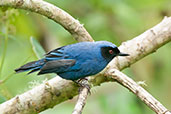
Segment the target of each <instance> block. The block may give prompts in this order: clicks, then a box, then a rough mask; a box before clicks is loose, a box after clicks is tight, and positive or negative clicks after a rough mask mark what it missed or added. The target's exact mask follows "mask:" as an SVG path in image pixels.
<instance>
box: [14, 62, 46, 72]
mask: <svg viewBox="0 0 171 114" xmlns="http://www.w3.org/2000/svg"><path fill="white" fill-rule="evenodd" d="M44 64H45V62H44V59H41V60H38V61H32V62H29V63H27V64H25V65H23V66H21V67H20V68H18V69H15V72H16V73H19V72H25V71H30V72H29V73H28V74H30V73H33V72H36V71H38V70H40V69H41V68H42V67H43V65H44Z"/></svg>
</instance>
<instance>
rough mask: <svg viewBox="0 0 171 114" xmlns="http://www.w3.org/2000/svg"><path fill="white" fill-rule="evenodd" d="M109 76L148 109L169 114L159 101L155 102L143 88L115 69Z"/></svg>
mask: <svg viewBox="0 0 171 114" xmlns="http://www.w3.org/2000/svg"><path fill="white" fill-rule="evenodd" d="M108 75H109V76H111V77H112V78H113V79H115V80H116V81H117V82H119V83H120V84H122V85H123V86H124V87H126V88H128V89H129V90H131V92H133V93H134V94H135V95H136V96H137V97H138V98H139V99H141V100H142V101H143V102H144V103H145V104H146V105H148V107H150V108H151V109H152V110H153V111H154V112H156V113H157V114H171V113H170V112H169V111H168V110H167V108H165V107H164V106H163V105H162V104H161V103H160V102H159V101H157V100H156V99H155V98H154V97H153V96H152V95H151V94H149V93H148V92H147V91H146V90H145V89H144V88H142V87H141V86H140V85H139V84H137V83H136V82H135V81H133V80H132V79H131V78H129V77H128V76H126V75H125V74H123V73H122V72H120V71H119V70H117V69H111V70H110V71H109V74H108Z"/></svg>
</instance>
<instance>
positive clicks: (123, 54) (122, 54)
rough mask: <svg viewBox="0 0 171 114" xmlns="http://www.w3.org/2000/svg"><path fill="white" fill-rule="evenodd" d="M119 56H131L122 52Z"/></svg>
mask: <svg viewBox="0 0 171 114" xmlns="http://www.w3.org/2000/svg"><path fill="white" fill-rule="evenodd" d="M118 56H129V54H126V53H122V52H120V53H119V54H118Z"/></svg>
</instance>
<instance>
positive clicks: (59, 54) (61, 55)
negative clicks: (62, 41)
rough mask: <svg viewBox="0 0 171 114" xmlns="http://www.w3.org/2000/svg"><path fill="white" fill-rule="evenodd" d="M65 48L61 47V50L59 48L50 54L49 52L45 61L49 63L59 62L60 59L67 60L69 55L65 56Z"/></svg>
mask: <svg viewBox="0 0 171 114" xmlns="http://www.w3.org/2000/svg"><path fill="white" fill-rule="evenodd" d="M64 48H65V46H63V47H60V48H57V49H54V50H52V51H50V52H48V53H47V54H46V55H45V56H46V57H45V59H46V60H47V61H48V60H49V61H50V60H59V59H65V58H67V57H68V55H66V54H65V52H64Z"/></svg>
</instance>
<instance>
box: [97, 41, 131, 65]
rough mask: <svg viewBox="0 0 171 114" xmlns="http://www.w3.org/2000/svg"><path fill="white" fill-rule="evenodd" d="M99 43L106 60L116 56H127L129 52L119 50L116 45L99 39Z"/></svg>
mask: <svg viewBox="0 0 171 114" xmlns="http://www.w3.org/2000/svg"><path fill="white" fill-rule="evenodd" d="M99 43H101V47H100V48H101V54H102V56H103V57H104V58H105V59H106V60H107V61H108V62H110V61H111V60H112V59H113V58H114V57H116V56H129V54H126V53H122V52H120V50H119V49H118V47H117V46H116V45H114V44H113V43H111V42H107V41H99Z"/></svg>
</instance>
